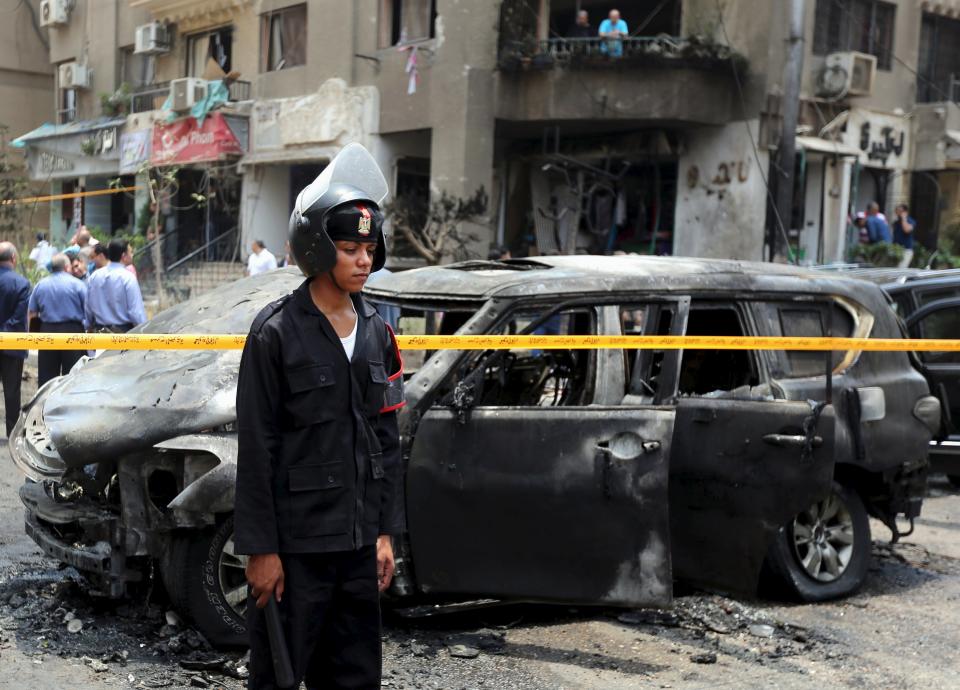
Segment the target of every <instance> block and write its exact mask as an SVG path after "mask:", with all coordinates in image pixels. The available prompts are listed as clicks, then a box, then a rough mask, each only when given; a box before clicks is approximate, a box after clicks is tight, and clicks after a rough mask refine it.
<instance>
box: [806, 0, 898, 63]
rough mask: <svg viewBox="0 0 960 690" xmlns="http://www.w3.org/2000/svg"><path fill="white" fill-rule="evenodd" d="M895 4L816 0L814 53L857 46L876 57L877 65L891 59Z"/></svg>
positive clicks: (854, 48) (862, 0) (852, 48)
mask: <svg viewBox="0 0 960 690" xmlns="http://www.w3.org/2000/svg"><path fill="white" fill-rule="evenodd" d="M896 11H897V8H896V5H893V4H891V3H888V2H879V0H817V14H816V20H815V26H814V32H813V53H814V55H826V54H827V53H833V52H836V51H842V50H856V51H859V52H861V53H868V54H870V55H875V56H876V57H877V67H878V68H879V69H883V70H889V69H890V68H891V64H892V62H893V22H894V18H895V15H896Z"/></svg>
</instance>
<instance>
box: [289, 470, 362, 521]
mask: <svg viewBox="0 0 960 690" xmlns="http://www.w3.org/2000/svg"><path fill="white" fill-rule="evenodd" d="M344 469H345V468H344V463H343V462H340V461H336V462H319V463H312V464H308V465H298V466H296V467H291V468H290V469H289V470H288V479H289V484H288V487H287V488H288V490H289V492H290V518H291V523H292V530H291V531H292V532H293V536H294V537H321V536H330V535H336V534H346V533H347V523H348V513H349V511H348V506H347V505H346V501H347V491H346V490H345V489H344V486H343V484H344V478H343V473H344Z"/></svg>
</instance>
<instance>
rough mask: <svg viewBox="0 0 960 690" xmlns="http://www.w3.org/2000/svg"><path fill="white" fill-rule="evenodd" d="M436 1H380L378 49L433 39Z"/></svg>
mask: <svg viewBox="0 0 960 690" xmlns="http://www.w3.org/2000/svg"><path fill="white" fill-rule="evenodd" d="M436 17H437V0H380V47H381V48H386V47H387V46H395V45H402V44H404V43H411V42H413V41H423V40H426V39H428V38H433V37H434V35H435V34H434V21H435V20H436Z"/></svg>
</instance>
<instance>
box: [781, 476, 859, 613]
mask: <svg viewBox="0 0 960 690" xmlns="http://www.w3.org/2000/svg"><path fill="white" fill-rule="evenodd" d="M870 549H871V540H870V520H869V517H868V515H867V510H866V508H865V507H864V505H863V501H862V500H861V499H860V496H859V495H857V492H856V491H854V490H853V489H851V488H849V487H846V486H843V485H842V484H839V483H837V482H834V484H833V491H832V492H831V494H830V495H829V496H828V497H827V498H825V499H824V500H822V501H817V502H816V503H814V504H813V505H812V506H810V507H809V508H807V509H806V510H803V511H801V512H800V513H799V514H797V515H796V516H794V518H793V519H792V520H790V522H789V523H787V524H786V525H784V526H783V527H781V528H780V532H779V533H778V534H777V538H776V541H775V542H774V544H773V546H772V547H771V549H770V552H769V554H768V555H767V565H768V566H769V570H770V572H771V573H772V574H773V576H774V577H775V578H776V579H777V580H778V583H779V584H780V585H782V586H783V588H785V589H786V591H787V593H788V594H789V595H790V596H792V597H796V598H799V599H800V600H801V601H825V600H827V599H836V598H838V597H843V596H847V595H849V594H852V593H853V592H855V591H857V590H858V589H859V588H860V586H861V585H862V584H863V582H864V580H865V579H866V576H867V569H868V567H869V565H870Z"/></svg>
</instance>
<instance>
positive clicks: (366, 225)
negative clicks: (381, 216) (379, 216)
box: [357, 205, 370, 236]
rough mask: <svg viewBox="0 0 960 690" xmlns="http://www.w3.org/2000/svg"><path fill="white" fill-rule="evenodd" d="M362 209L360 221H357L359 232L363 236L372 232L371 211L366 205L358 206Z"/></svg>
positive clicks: (358, 208)
mask: <svg viewBox="0 0 960 690" xmlns="http://www.w3.org/2000/svg"><path fill="white" fill-rule="evenodd" d="M357 210H359V211H360V222H359V223H357V232H358V233H359V234H361V235H363V236H366V235H369V234H370V211H368V210H367V207H366V206H359V205H358V206H357Z"/></svg>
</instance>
